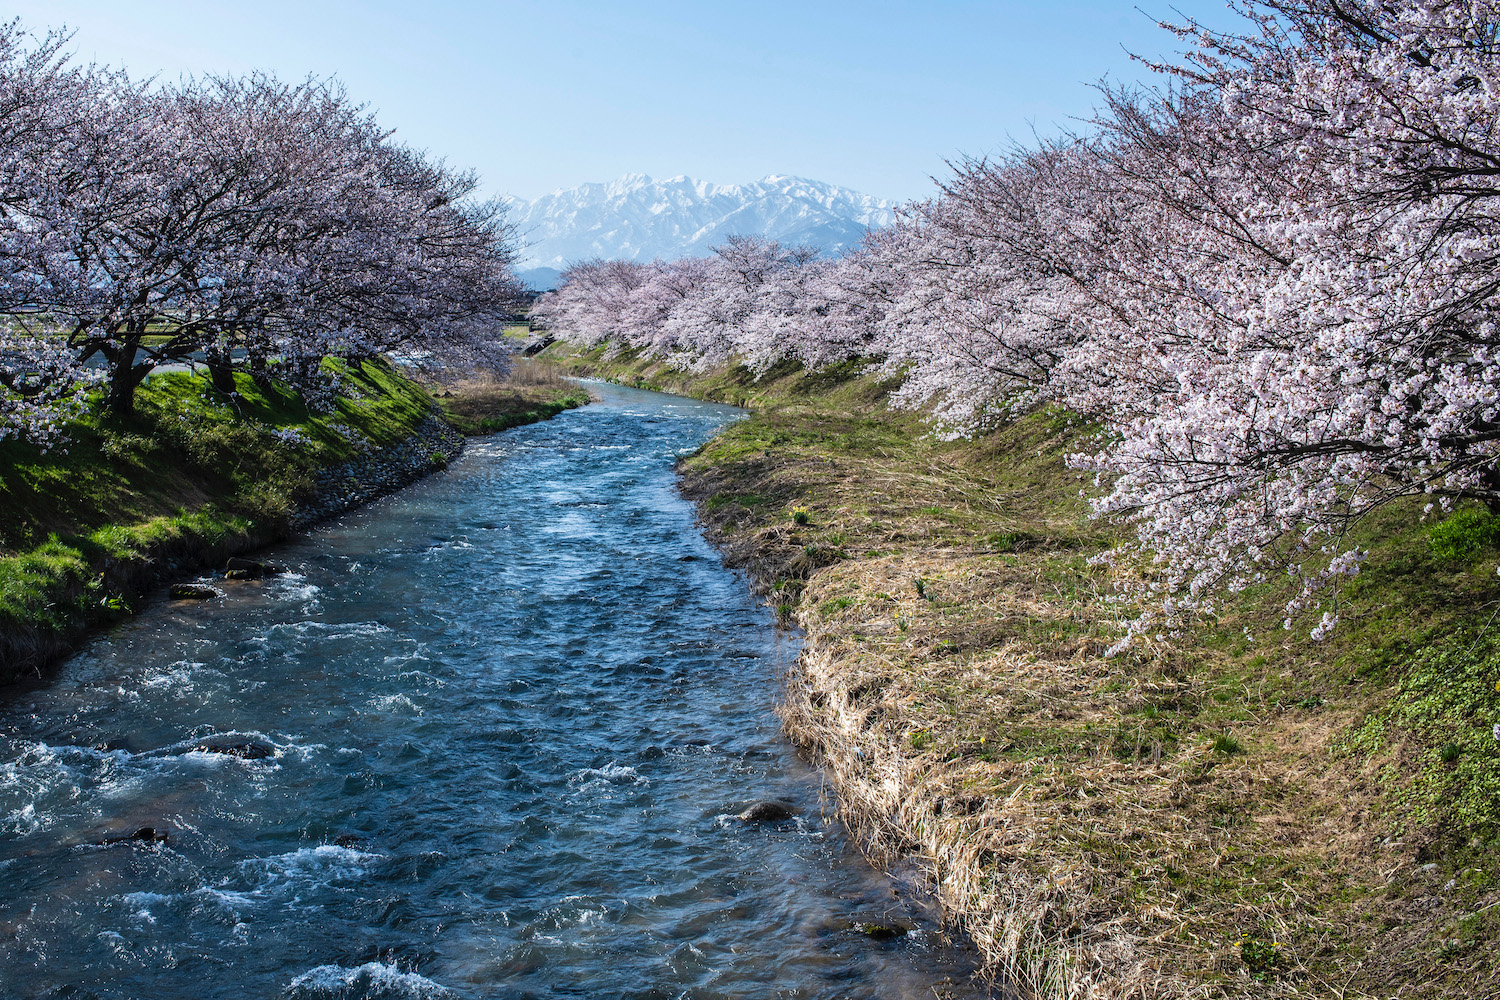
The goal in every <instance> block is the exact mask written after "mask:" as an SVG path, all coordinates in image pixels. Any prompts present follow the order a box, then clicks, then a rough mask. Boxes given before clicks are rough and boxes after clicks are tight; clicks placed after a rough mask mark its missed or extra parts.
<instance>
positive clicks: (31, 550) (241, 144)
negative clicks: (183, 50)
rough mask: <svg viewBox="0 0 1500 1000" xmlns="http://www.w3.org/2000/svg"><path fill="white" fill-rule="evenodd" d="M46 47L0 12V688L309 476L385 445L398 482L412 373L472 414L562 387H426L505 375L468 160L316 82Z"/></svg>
mask: <svg viewBox="0 0 1500 1000" xmlns="http://www.w3.org/2000/svg"><path fill="white" fill-rule="evenodd" d="M67 42H68V36H67V35H65V34H63V33H59V32H52V33H49V34H46V35H44V36H41V37H36V36H32V35H29V34H28V33H27V32H26V30H25V28H24V27H23V26H22V25H21V24H20V23H19V22H18V21H11V22H9V23H6V24H3V25H0V680H8V679H11V678H14V677H15V676H16V675H17V674H18V673H20V672H22V671H27V670H34V669H36V668H37V667H39V666H40V665H41V664H43V663H45V662H46V661H47V660H49V659H51V658H52V657H54V656H55V655H57V654H58V653H59V652H60V651H61V650H63V649H64V648H66V646H67V645H68V643H69V642H71V641H72V640H73V638H75V637H76V636H77V635H79V634H80V632H81V630H83V629H84V628H86V627H87V626H89V625H92V624H97V623H100V622H104V621H108V620H111V619H112V618H114V617H117V616H119V615H121V614H124V613H127V612H128V610H129V608H130V606H131V605H132V604H133V603H134V602H136V601H137V600H138V599H139V598H140V596H141V594H142V592H143V591H144V590H146V589H149V587H150V586H152V585H154V584H157V583H161V582H165V580H166V579H167V578H168V577H170V576H171V575H172V574H173V573H176V572H186V571H188V570H194V569H196V568H200V567H202V566H204V565H206V564H211V563H213V562H215V561H222V559H223V557H224V556H225V555H226V554H228V553H230V552H235V551H241V550H245V549H248V548H253V547H254V546H256V545H258V544H264V543H265V542H267V541H270V540H273V539H275V538H277V537H280V536H281V535H283V534H284V533H285V532H286V530H287V527H288V524H289V523H290V522H291V519H292V518H293V516H294V515H295V514H296V513H297V511H298V508H299V506H301V505H303V504H305V503H307V502H308V501H310V500H312V499H314V494H315V493H316V492H317V491H316V488H315V487H316V485H317V484H316V480H317V477H318V476H319V475H320V474H323V473H326V472H327V471H328V470H329V469H330V468H333V467H340V468H344V467H348V468H354V467H356V466H359V465H360V456H362V455H371V454H374V453H377V452H381V451H382V449H388V448H391V447H393V446H397V445H400V446H401V448H402V449H405V450H404V451H403V453H402V454H403V457H402V458H401V463H404V465H403V468H401V469H396V468H395V467H394V465H393V464H392V462H388V463H386V464H387V465H390V466H391V468H389V469H387V470H386V472H387V473H389V475H391V476H396V477H397V478H399V477H400V476H408V475H409V474H413V470H412V469H409V468H405V466H407V465H411V462H412V461H414V460H412V459H411V456H409V455H406V454H405V452H406V451H410V449H411V447H413V442H414V441H416V440H418V438H419V437H420V435H419V430H421V429H423V428H427V429H429V430H430V427H429V426H428V425H429V423H430V422H431V421H433V419H434V413H435V409H434V408H435V403H434V400H433V399H432V398H431V396H430V394H429V392H428V390H427V388H424V386H429V385H430V386H436V387H437V391H446V392H448V393H449V396H448V397H447V398H449V399H450V401H451V402H452V409H453V413H454V420H455V421H458V422H463V421H465V420H469V421H470V422H472V423H474V427H472V428H471V429H479V428H480V427H486V428H489V429H493V428H496V427H499V426H502V425H505V424H506V423H507V422H514V421H524V420H527V419H534V418H537V417H539V416H540V415H542V414H549V415H550V414H551V413H553V412H556V410H557V409H559V408H561V406H563V405H569V404H572V405H576V403H577V402H578V400H577V399H576V398H575V397H568V398H567V399H563V398H562V396H564V395H566V394H563V393H559V391H558V390H557V388H556V387H555V386H553V387H546V388H543V387H540V386H535V385H533V386H529V387H528V388H526V389H524V390H522V391H518V392H512V393H510V394H509V395H505V394H504V393H500V392H498V391H497V390H490V391H489V394H488V396H486V398H484V399H483V400H476V399H475V398H474V397H473V394H472V393H470V394H465V393H460V394H459V395H458V396H456V397H455V396H452V394H451V390H445V389H443V386H444V385H446V384H450V383H453V382H455V381H456V380H459V379H469V380H471V383H472V380H474V379H477V378H486V379H490V380H492V381H493V380H495V379H499V378H502V377H504V375H505V374H506V373H507V371H508V370H509V368H510V363H511V359H512V356H513V353H514V352H513V341H512V340H511V339H509V338H507V335H506V326H505V324H506V322H507V321H508V320H509V319H511V318H512V317H513V315H514V313H515V312H516V310H517V309H518V308H520V306H521V303H522V302H523V300H524V295H523V290H522V288H521V286H520V284H519V282H518V281H517V279H516V277H515V275H514V273H513V270H512V266H511V265H512V261H513V258H514V252H515V234H514V233H513V232H512V231H511V229H510V227H509V226H508V225H507V224H506V221H505V216H504V212H503V209H502V207H501V206H500V205H499V203H497V202H483V201H480V200H478V199H477V198H476V197H475V192H476V190H477V188H478V179H477V177H476V176H475V175H473V174H471V173H466V172H462V171H457V170H454V169H453V168H451V167H449V166H448V165H446V164H445V163H442V162H441V161H437V160H434V159H433V158H432V157H430V156H429V155H428V154H426V153H425V152H422V151H418V150H414V149H411V148H409V147H407V146H404V145H402V144H400V143H398V142H396V141H395V140H394V138H393V135H392V133H391V131H390V130H389V129H387V128H385V127H383V126H381V125H380V124H379V123H378V122H377V121H376V119H375V117H374V116H373V115H372V114H371V113H369V112H368V111H367V110H366V108H365V107H364V106H363V105H360V104H358V103H356V102H355V101H353V100H352V99H351V98H350V97H349V96H348V95H347V94H346V93H345V92H344V90H343V89H342V87H340V86H339V85H338V84H337V83H336V82H333V81H326V80H315V79H308V80H306V81H304V82H301V83H297V84H286V83H282V82H281V81H279V80H276V79H275V78H274V77H271V76H268V75H265V74H251V75H248V76H243V77H208V78H201V79H183V80H180V81H178V82H175V83H163V82H160V81H157V80H145V81H142V80H136V79H132V78H131V77H130V76H129V75H128V74H127V73H126V72H125V71H124V70H120V69H112V68H109V67H102V66H98V65H86V66H85V65H79V64H77V63H75V62H74V61H73V60H72V58H71V57H70V56H69V55H68V54H67V52H66V45H67ZM414 379H416V380H419V381H414ZM533 381H534V380H533ZM494 384H498V383H494ZM575 396H576V394H575ZM523 407H524V408H523ZM461 411H462V412H461ZM424 433H425V431H424ZM444 433H447V434H448V435H449V436H450V437H451V432H444ZM420 439H421V440H422V441H426V440H427V438H426V437H420ZM445 447H446V446H445ZM446 457H447V456H446V455H434V456H433V462H434V463H436V464H441V463H440V462H438V461H437V460H438V459H446ZM421 459H422V462H419V463H418V464H423V463H425V462H426V459H427V453H426V452H424V453H423V455H422V456H421ZM393 462H394V460H393ZM351 463H352V464H351ZM365 464H370V463H368V462H366V463H365ZM397 464H400V463H397ZM366 485H367V486H369V488H370V489H377V486H378V484H377V485H370V484H366ZM367 492H368V491H367ZM362 495H363V494H362ZM316 509H318V510H322V509H323V508H322V507H319V508H316Z"/></svg>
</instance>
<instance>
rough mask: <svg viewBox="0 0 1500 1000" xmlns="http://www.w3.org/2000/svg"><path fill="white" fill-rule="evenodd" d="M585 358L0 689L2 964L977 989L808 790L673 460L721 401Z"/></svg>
mask: <svg viewBox="0 0 1500 1000" xmlns="http://www.w3.org/2000/svg"><path fill="white" fill-rule="evenodd" d="M596 388H597V390H598V392H599V393H600V394H601V395H602V396H603V400H602V401H601V402H599V403H596V404H594V405H592V406H589V407H587V408H585V409H582V410H578V411H573V412H570V413H566V414H564V415H563V416H561V417H559V418H557V419H555V420H552V421H548V422H546V423H542V424H537V425H534V426H531V427H526V428H521V429H518V430H515V431H510V432H507V433H505V434H502V435H499V436H496V437H493V438H489V439H484V440H480V441H477V442H471V444H470V445H469V448H468V449H467V451H466V452H465V454H464V456H463V457H462V459H461V460H459V461H458V462H456V463H455V464H454V466H453V467H451V468H450V469H449V470H448V471H447V472H445V473H443V474H441V475H439V476H436V477H434V478H432V479H430V480H427V481H425V482H423V483H421V484H418V485H417V486H415V487H412V488H410V489H408V490H406V491H403V492H402V493H400V494H398V495H396V496H394V497H392V498H389V499H387V500H386V501H383V502H381V503H378V504H375V505H373V506H371V507H369V508H366V509H364V510H362V511H360V512H358V513H356V514H353V515H351V516H348V517H346V518H345V519H344V520H343V521H341V522H339V523H337V524H334V525H331V526H328V527H325V528H322V529H319V530H317V531H315V532H313V533H311V534H309V535H307V536H304V537H302V538H300V539H298V540H296V541H294V542H291V543H289V544H286V545H284V546H281V547H279V548H278V549H276V550H274V551H271V552H268V553H267V554H266V555H265V558H266V559H268V560H269V561H272V562H276V563H280V564H283V565H285V566H287V567H288V568H289V569H290V570H291V572H290V573H288V574H287V575H285V576H282V577H279V578H275V579H268V580H265V581H256V582H243V583H221V584H220V585H221V586H222V587H223V589H224V590H225V596H223V597H222V598H219V599H215V600H211V601H207V602H201V603H187V602H167V601H157V602H156V603H154V604H153V605H152V606H150V607H149V608H147V609H146V610H145V611H144V612H143V613H142V614H140V615H138V616H136V617H135V618H134V619H132V620H131V621H130V622H129V623H127V624H126V625H124V626H123V627H121V628H118V629H116V630H115V631H113V632H111V633H109V634H107V635H105V636H102V637H100V638H99V639H98V640H97V641H95V642H94V643H93V644H92V645H91V646H90V647H89V648H87V649H86V650H85V651H84V652H82V653H81V654H80V655H78V656H76V657H75V658H74V659H73V660H72V661H71V662H69V663H68V664H66V666H65V667H64V668H63V669H62V670H61V671H60V673H59V674H58V675H57V676H56V677H55V678H52V679H50V680H49V682H48V683H46V684H44V685H37V686H34V687H33V688H31V689H29V690H23V691H19V692H12V693H10V694H8V695H6V696H5V698H4V700H3V701H0V984H3V988H0V995H4V996H7V997H9V996H18V997H28V998H29V997H41V996H57V997H62V996H67V997H73V998H88V997H97V998H101V1000H103V998H111V1000H113V998H128V1000H136V998H146V997H150V998H153V1000H169V998H193V1000H205V998H216V997H224V998H229V997H233V998H246V997H290V998H332V997H339V998H355V997H360V998H377V997H378V998H385V997H403V998H411V997H423V998H425V997H462V998H471V997H472V998H478V997H504V998H512V997H515V998H519V997H549V998H550V997H636V998H647V997H650V998H670V997H691V998H717V997H746V998H750V997H754V998H765V997H809V998H835V997H881V998H886V997H932V996H934V995H938V996H972V995H974V993H973V989H972V988H971V987H969V986H967V985H964V984H965V982H966V969H965V968H964V966H963V961H962V959H963V956H962V955H960V954H957V953H955V952H953V951H952V950H951V949H948V948H946V947H944V946H942V945H941V936H940V935H939V934H938V933H937V932H936V930H935V929H934V928H933V927H932V926H931V925H930V924H928V923H926V922H925V921H924V920H923V919H922V914H921V913H920V911H918V910H914V909H913V907H912V905H911V904H910V903H908V902H907V901H905V900H904V899H903V898H902V897H901V896H900V895H899V894H898V892H897V891H896V889H897V887H895V886H893V884H892V882H891V881H890V880H889V879H888V878H887V877H886V876H883V875H882V874H880V873H878V872H875V871H873V870H871V869H870V868H869V867H868V866H867V865H866V864H865V863H864V862H863V861H861V859H860V858H859V857H858V856H857V854H855V853H854V852H853V851H852V849H851V847H850V845H849V843H848V842H847V839H846V836H845V833H844V831H843V830H842V829H841V828H840V827H839V826H838V825H837V824H835V823H833V822H832V821H831V820H830V819H828V818H825V817H826V814H828V813H830V812H831V811H832V804H831V803H830V802H828V801H826V800H825V793H824V789H823V788H822V787H821V785H820V782H819V778H818V775H817V774H816V773H815V772H813V771H810V770H809V769H808V768H807V767H806V766H805V765H804V764H803V763H802V762H801V761H800V760H799V759H798V758H797V756H796V754H795V752H794V751H793V749H792V748H791V747H790V746H788V745H787V743H786V742H785V740H784V739H783V737H782V736H781V735H780V733H779V731H778V724H777V720H776V717H775V715H774V703H775V700H776V696H777V683H778V678H779V676H780V675H781V673H782V671H784V669H785V668H786V666H787V663H788V661H789V660H790V659H791V658H792V657H794V656H795V654H796V648H795V640H794V639H792V638H789V637H787V636H786V635H784V634H778V632H777V631H776V629H775V627H774V623H773V621H772V619H771V617H770V615H769V614H768V612H767V611H766V610H765V609H763V608H761V607H759V606H757V603H756V601H755V600H754V599H753V598H752V597H751V595H750V594H749V591H748V589H747V586H746V583H745V581H744V580H743V579H742V578H740V577H739V576H737V575H736V574H734V573H732V572H729V571H728V570H726V569H725V568H724V567H723V566H722V565H721V563H720V561H719V559H718V558H717V556H716V555H715V553H714V552H713V550H712V549H711V548H710V547H709V546H708V545H707V544H706V543H705V542H704V541H703V539H702V537H701V535H700V534H699V533H698V531H697V529H696V528H695V527H694V524H693V515H692V511H691V509H690V507H689V506H688V505H687V504H686V503H685V502H684V501H683V500H682V499H681V498H680V497H679V496H678V495H677V494H676V492H675V489H674V482H673V471H672V462H673V459H674V458H675V457H676V456H677V455H679V454H681V453H683V452H685V451H688V450H691V449H692V448H694V447H696V446H697V445H699V444H700V443H702V442H703V441H705V440H706V439H707V438H708V437H709V436H710V435H712V434H713V433H714V432H715V431H716V430H717V429H718V428H720V427H722V426H723V425H724V424H725V423H727V422H728V421H731V420H734V419H736V418H737V416H738V415H739V411H736V410H733V409H731V408H729V407H723V406H715V405H712V404H706V403H700V402H695V401H691V400H685V399H680V398H677V397H670V396H662V395H657V394H653V393H645V392H637V391H633V390H627V389H620V388H616V387H612V386H598V387H596ZM215 740H217V741H220V742H236V741H240V742H245V741H248V742H254V743H257V744H260V745H263V746H265V747H268V748H270V749H271V750H272V751H273V752H272V755H271V756H269V757H266V758H264V759H256V760H250V759H240V758H238V757H233V756H227V755H224V754H221V753H210V752H204V751H201V750H196V749H194V747H196V746H198V745H201V744H203V743H205V742H207V741H215ZM768 798H779V799H783V800H787V801H789V802H792V803H794V804H796V806H797V807H798V808H799V809H800V810H801V813H800V815H798V816H797V817H796V818H795V820H793V821H791V822H785V823H780V824H746V823H742V822H740V821H739V820H737V819H735V818H734V815H733V814H735V813H736V812H738V811H740V810H741V809H743V808H744V807H745V806H747V805H748V804H750V803H751V802H754V801H756V800H760V799H768ZM141 827H152V828H154V829H155V830H157V831H166V832H167V839H166V841H165V842H163V843H145V842H139V841H127V842H123V843H114V844H108V845H106V844H103V843H102V842H103V841H105V840H107V839H109V838H111V837H118V836H121V835H124V834H129V833H130V832H132V831H135V830H137V829H138V828H141ZM862 921H877V922H891V921H901V922H906V923H908V924H911V925H912V926H913V928H914V930H913V932H912V933H910V934H908V935H906V936H904V937H901V938H898V939H896V940H894V941H891V942H876V941H872V940H871V939H870V938H868V937H866V936H864V935H863V934H861V933H859V931H858V930H857V929H855V928H854V927H853V926H852V925H854V924H857V923H859V922H862Z"/></svg>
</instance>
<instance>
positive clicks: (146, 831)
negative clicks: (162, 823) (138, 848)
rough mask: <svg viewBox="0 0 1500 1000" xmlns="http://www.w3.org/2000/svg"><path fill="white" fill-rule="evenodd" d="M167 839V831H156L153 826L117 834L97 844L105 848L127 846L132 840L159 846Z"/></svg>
mask: <svg viewBox="0 0 1500 1000" xmlns="http://www.w3.org/2000/svg"><path fill="white" fill-rule="evenodd" d="M166 839H167V831H165V830H158V829H157V828H156V827H154V826H143V827H141V828H140V829H139V830H137V831H135V832H134V833H125V834H119V835H117V836H113V837H105V838H104V839H103V840H101V841H99V843H101V844H103V845H105V846H106V847H107V846H109V845H110V844H128V843H130V842H131V841H133V840H139V841H143V842H144V843H147V844H160V843H162V842H164V841H165V840H166Z"/></svg>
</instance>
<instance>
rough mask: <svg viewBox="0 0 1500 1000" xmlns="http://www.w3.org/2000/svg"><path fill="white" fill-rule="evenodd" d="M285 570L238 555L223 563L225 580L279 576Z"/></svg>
mask: <svg viewBox="0 0 1500 1000" xmlns="http://www.w3.org/2000/svg"><path fill="white" fill-rule="evenodd" d="M285 572H286V569H285V568H284V567H281V566H275V565H273V564H271V563H263V562H256V561H255V560H254V559H241V558H240V557H239V556H234V557H232V558H231V559H230V560H229V561H228V562H226V563H225V564H224V579H226V580H259V579H261V578H262V577H267V576H280V575H281V574H282V573H285Z"/></svg>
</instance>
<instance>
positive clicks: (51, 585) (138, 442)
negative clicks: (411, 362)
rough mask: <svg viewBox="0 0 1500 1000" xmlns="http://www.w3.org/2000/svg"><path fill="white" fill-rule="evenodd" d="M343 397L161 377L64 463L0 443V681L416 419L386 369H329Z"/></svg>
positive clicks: (237, 541) (228, 547)
mask: <svg viewBox="0 0 1500 1000" xmlns="http://www.w3.org/2000/svg"><path fill="white" fill-rule="evenodd" d="M329 367H330V375H336V376H337V378H338V380H339V384H340V385H341V386H342V387H343V391H342V392H341V393H339V394H338V395H337V396H335V397H333V399H332V400H331V401H330V402H329V405H326V406H320V407H318V408H316V409H314V408H312V407H310V406H309V405H308V404H307V401H306V400H305V399H303V398H302V397H301V396H300V395H298V394H297V393H296V392H295V391H293V390H291V389H288V388H281V387H276V386H272V387H271V388H269V389H263V388H262V387H261V386H259V385H257V384H256V382H255V380H254V379H253V378H251V377H250V376H249V375H244V374H241V375H237V376H236V392H235V395H234V396H232V397H230V396H225V395H223V394H221V393H220V392H219V391H218V390H217V389H216V388H215V386H214V384H213V380H212V378H211V377H210V376H208V375H206V374H195V373H191V372H186V371H181V372H168V373H164V374H159V375H156V376H153V377H152V378H150V379H149V380H147V381H146V382H145V383H144V384H143V385H142V386H141V387H140V388H139V390H138V391H137V402H136V406H135V407H134V411H133V412H132V413H131V414H130V415H129V416H121V415H119V414H116V413H113V412H111V411H110V410H109V408H107V407H105V406H102V405H100V406H97V407H96V408H93V409H88V410H85V411H84V412H82V413H81V414H80V415H78V416H77V417H76V418H75V419H74V420H72V421H70V422H69V423H68V424H67V425H66V426H65V427H64V428H62V430H63V431H64V432H65V434H66V438H67V441H68V444H67V447H66V448H59V447H53V448H46V447H43V446H42V445H39V444H37V443H34V442H31V441H24V440H16V439H12V440H9V441H4V442H0V636H3V637H4V639H3V645H0V668H3V670H0V673H3V675H4V676H5V677H7V678H9V677H14V676H17V675H18V674H20V673H22V672H26V671H32V670H35V669H36V668H38V667H40V666H42V665H44V664H45V663H46V661H48V660H50V659H51V658H52V657H54V656H55V655H57V654H58V653H59V652H61V651H62V650H63V649H65V648H66V647H67V645H68V643H69V642H70V641H71V640H72V639H73V638H74V637H75V636H76V635H77V634H78V633H79V632H80V631H82V630H83V629H85V628H87V627H89V626H92V625H98V624H102V623H105V622H108V621H111V620H114V619H116V618H118V617H121V616H123V615H125V614H128V613H129V612H130V610H131V608H132V606H133V605H134V604H135V603H136V602H137V601H138V600H139V599H140V597H141V594H142V591H143V590H144V589H147V588H149V587H150V586H152V585H154V584H158V583H161V582H164V579H165V577H166V576H169V575H170V574H171V573H172V572H174V571H178V572H183V573H186V572H188V571H192V570H195V569H196V568H198V567H201V566H205V565H212V564H213V563H215V562H222V561H223V559H224V558H225V557H226V556H227V555H229V554H232V553H235V552H240V551H245V550H248V549H251V548H254V547H256V546H257V545H263V544H266V543H268V542H270V541H272V540H274V539H276V538H278V537H281V536H283V535H284V534H285V533H286V531H287V529H288V525H289V522H290V519H291V517H292V515H293V513H294V512H295V509H296V506H297V504H298V503H299V502H301V501H305V500H307V499H308V498H309V497H310V496H311V494H312V491H313V483H314V477H315V475H316V473H317V472H318V470H320V469H321V468H323V467H325V466H328V465H332V464H335V463H337V462H341V461H344V460H347V459H348V458H350V457H352V456H353V455H355V454H358V453H359V452H361V451H369V450H374V449H379V448H382V447H387V446H389V445H392V444H394V443H396V442H398V441H400V440H403V439H405V438H406V437H409V436H410V435H411V434H412V433H414V432H415V430H416V428H417V427H418V426H419V425H420V424H421V422H422V421H423V420H426V419H428V418H429V415H430V414H431V412H432V406H433V404H432V400H431V398H430V396H429V395H428V393H427V392H426V391H425V390H424V389H423V388H422V387H421V386H419V385H418V384H416V383H415V382H413V381H411V380H410V379H408V378H405V377H403V376H401V375H400V374H399V373H398V372H396V371H395V370H394V369H393V368H392V367H391V366H390V364H389V363H387V362H382V361H366V362H363V363H361V364H359V365H357V366H356V365H349V364H345V363H339V362H331V363H330V366H329Z"/></svg>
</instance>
